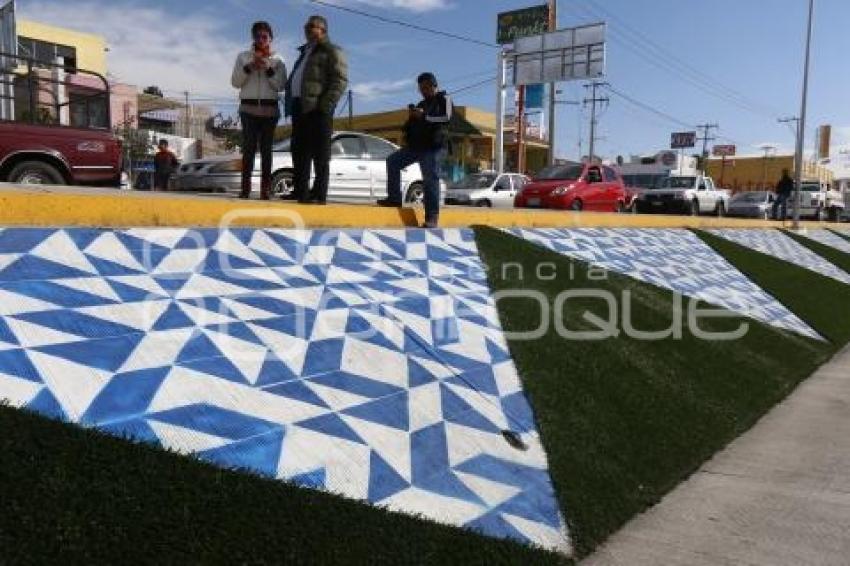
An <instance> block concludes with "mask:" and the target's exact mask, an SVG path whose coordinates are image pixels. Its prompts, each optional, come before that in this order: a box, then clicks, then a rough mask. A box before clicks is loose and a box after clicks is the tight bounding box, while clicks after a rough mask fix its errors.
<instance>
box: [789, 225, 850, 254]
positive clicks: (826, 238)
mask: <svg viewBox="0 0 850 566" xmlns="http://www.w3.org/2000/svg"><path fill="white" fill-rule="evenodd" d="M801 235H802V236H805V237H806V238H809V239H810V240H814V241H815V242H818V243H819V244H823V245H825V246H829V247H830V248H834V249H836V250H838V251H840V252H844V253H846V254H850V240H847V239H846V238H842V237H841V236H839V235H838V234H836V233H835V232H832V231H831V230H822V229H816V230H806V231H805V232H801Z"/></svg>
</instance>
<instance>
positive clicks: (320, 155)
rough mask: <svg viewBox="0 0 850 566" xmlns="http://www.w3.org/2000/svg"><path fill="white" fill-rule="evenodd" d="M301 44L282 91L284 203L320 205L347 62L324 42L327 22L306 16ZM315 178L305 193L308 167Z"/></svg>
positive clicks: (325, 190) (324, 195) (325, 189)
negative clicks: (288, 162)
mask: <svg viewBox="0 0 850 566" xmlns="http://www.w3.org/2000/svg"><path fill="white" fill-rule="evenodd" d="M304 34H305V36H306V38H307V43H305V44H304V45H302V46H301V47H300V48H299V51H300V52H301V54H300V56H299V57H298V61H296V62H295V66H294V67H293V68H292V74H291V75H290V76H289V82H288V83H287V88H286V115H287V116H292V161H293V165H294V167H295V171H294V179H293V184H294V185H295V187H294V190H293V192H292V195H290V196H289V197H288V200H298V201H299V202H302V203H312V204H325V202H326V200H327V198H328V182H329V179H330V160H331V135H332V134H333V116H334V109H335V108H336V105H337V103H339V99H340V98H341V97H342V95H343V93H344V92H345V89H346V88H347V87H348V63H347V61H346V59H345V54H344V53H343V52H342V49H340V48H339V47H337V46H336V45H334V44H333V43H331V42H330V40H329V39H328V22H327V20H326V19H325V18H323V17H322V16H311V17H310V19H309V20H307V24H306V25H305V26H304ZM311 167H312V168H313V171H314V173H315V180H314V181H313V190H312V191H310V190H309V184H310V168H311Z"/></svg>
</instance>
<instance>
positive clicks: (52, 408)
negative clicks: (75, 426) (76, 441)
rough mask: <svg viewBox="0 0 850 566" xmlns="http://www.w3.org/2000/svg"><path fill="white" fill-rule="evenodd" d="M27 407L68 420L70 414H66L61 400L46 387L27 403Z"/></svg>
mask: <svg viewBox="0 0 850 566" xmlns="http://www.w3.org/2000/svg"><path fill="white" fill-rule="evenodd" d="M26 408H27V409H28V410H30V411H34V412H36V413H38V414H40V415H43V416H45V417H48V418H50V419H56V420H58V421H65V422H67V421H68V415H66V414H65V410H64V409H63V408H62V406H61V405H60V404H59V401H57V400H56V397H54V396H53V393H51V392H50V390H49V389H48V388H46V387H45V388H44V389H42V390H41V391H40V392H39V393H38V395H36V396H35V398H33V400H32V401H30V402H29V403H27V406H26Z"/></svg>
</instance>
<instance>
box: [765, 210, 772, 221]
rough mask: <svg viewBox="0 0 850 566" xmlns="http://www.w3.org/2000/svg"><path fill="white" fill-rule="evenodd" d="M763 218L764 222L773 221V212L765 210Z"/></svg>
mask: <svg viewBox="0 0 850 566" xmlns="http://www.w3.org/2000/svg"><path fill="white" fill-rule="evenodd" d="M763 217H764V220H773V212H772V211H771V210H770V209H769V208H768V209H765V211H764V214H763Z"/></svg>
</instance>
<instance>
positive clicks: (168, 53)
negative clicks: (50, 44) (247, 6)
mask: <svg viewBox="0 0 850 566" xmlns="http://www.w3.org/2000/svg"><path fill="white" fill-rule="evenodd" d="M21 8H22V9H21V12H22V16H23V17H26V18H29V19H32V20H37V21H39V22H44V23H48V24H53V25H57V26H62V27H67V28H72V29H77V30H80V31H86V32H91V33H96V34H100V35H102V36H105V37H106V39H107V42H108V44H109V58H108V64H109V72H110V74H112V75H114V76H115V77H116V78H117V79H118V80H119V81H122V82H126V83H130V84H135V85H138V86H139V87H140V88H144V87H145V86H149V85H157V86H159V87H160V88H162V89H163V90H165V91H172V92H182V91H184V90H189V91H190V93H194V94H195V95H207V96H215V97H222V98H233V99H235V98H236V92H235V90H234V89H233V88H232V87H231V86H230V73H231V70H232V67H233V61H234V59H235V57H236V54H237V53H238V52H240V51H242V50H245V49H247V46H248V40H247V32H246V34H245V36H246V41H245V42H240V41H237V40H234V39H231V38H229V37H228V32H230V33H232V29H231V28H230V25H231V22H229V21H227V20H225V19H221V20H219V19H213V18H212V17H209V16H205V15H200V14H197V13H196V14H194V15H193V16H192V22H191V25H187V24H186V22H185V21H181V20H180V18H179V17H176V16H175V14H173V13H169V12H167V11H166V10H163V9H160V8H152V7H143V6H139V5H136V4H132V3H129V2H125V1H118V0H85V1H83V2H77V1H74V2H69V1H68V0H36V1H34V2H27V3H26V4H23V5H22V6H21ZM293 43H294V42H292V41H287V38H278V39H276V40H275V44H276V48H277V49H278V50H279V51H282V52H283V53H291V51H292V47H293Z"/></svg>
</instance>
